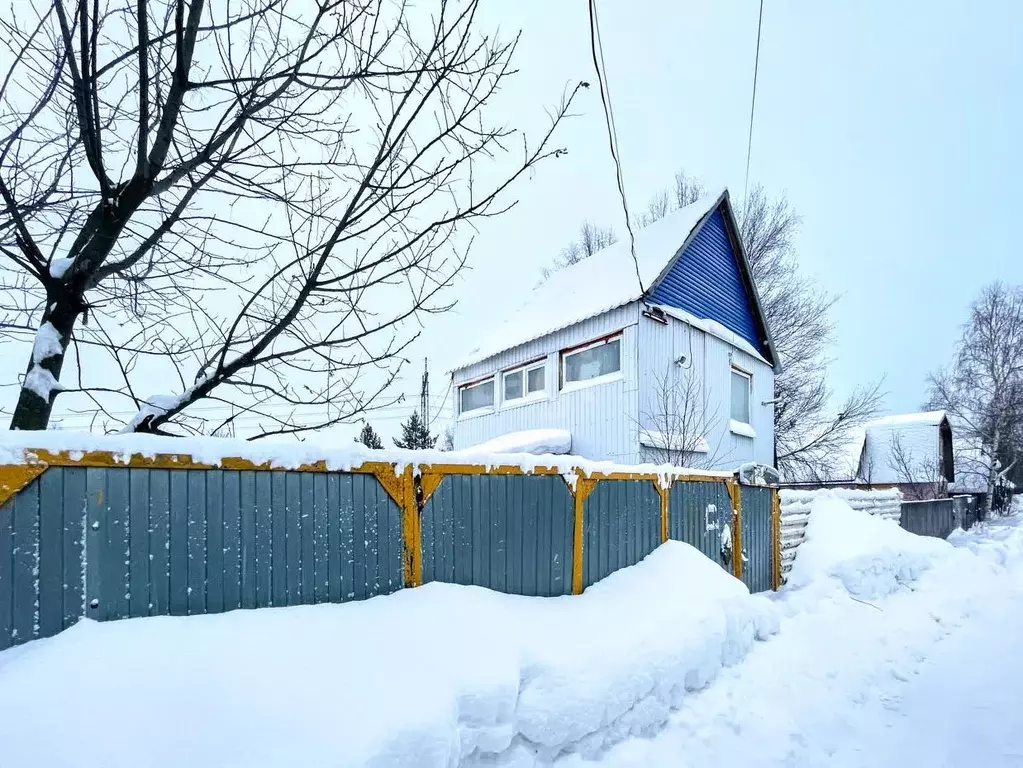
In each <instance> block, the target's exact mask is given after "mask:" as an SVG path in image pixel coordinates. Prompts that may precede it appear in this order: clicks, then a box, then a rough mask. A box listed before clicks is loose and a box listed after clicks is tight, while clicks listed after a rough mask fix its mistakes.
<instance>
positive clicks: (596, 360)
mask: <svg viewBox="0 0 1023 768" xmlns="http://www.w3.org/2000/svg"><path fill="white" fill-rule="evenodd" d="M621 370H622V337H621V335H618V336H613V337H611V338H607V339H601V340H600V341H597V342H594V343H593V344H587V345H586V346H584V347H579V348H576V349H573V350H571V351H565V352H562V353H561V380H562V382H563V385H568V384H573V383H575V382H580V381H590V380H593V379H600V378H603V377H605V376H610V375H612V374H615V373H618V372H619V371H621Z"/></svg>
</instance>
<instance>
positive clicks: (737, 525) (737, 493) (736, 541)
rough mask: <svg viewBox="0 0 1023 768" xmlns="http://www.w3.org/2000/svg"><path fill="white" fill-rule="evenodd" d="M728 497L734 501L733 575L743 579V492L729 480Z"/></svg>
mask: <svg viewBox="0 0 1023 768" xmlns="http://www.w3.org/2000/svg"><path fill="white" fill-rule="evenodd" d="M726 482H727V483H728V495H729V496H730V497H731V500H732V573H733V574H735V578H737V579H741V578H742V490H741V486H740V485H739V483H738V482H736V481H735V480H728V481H726Z"/></svg>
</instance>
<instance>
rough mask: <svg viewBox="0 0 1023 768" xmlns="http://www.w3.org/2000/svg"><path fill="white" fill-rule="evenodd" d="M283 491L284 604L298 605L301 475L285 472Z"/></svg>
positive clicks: (300, 560)
mask: <svg viewBox="0 0 1023 768" xmlns="http://www.w3.org/2000/svg"><path fill="white" fill-rule="evenodd" d="M284 493H285V510H286V511H285V521H286V523H287V525H286V528H285V531H286V532H285V541H286V546H287V548H288V554H287V557H286V560H287V586H286V589H287V603H286V605H299V604H301V602H302V475H300V474H299V473H297V472H285V473H284Z"/></svg>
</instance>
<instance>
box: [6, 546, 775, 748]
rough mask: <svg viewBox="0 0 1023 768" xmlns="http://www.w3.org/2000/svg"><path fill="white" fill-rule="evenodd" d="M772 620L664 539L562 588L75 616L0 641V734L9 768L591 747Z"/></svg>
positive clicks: (422, 592)
mask: <svg viewBox="0 0 1023 768" xmlns="http://www.w3.org/2000/svg"><path fill="white" fill-rule="evenodd" d="M777 627H778V616H777V612H776V611H775V609H774V607H773V606H772V605H771V603H770V601H768V600H767V599H766V598H764V597H761V596H751V595H750V594H749V593H748V591H747V590H746V588H745V587H744V586H743V585H742V584H741V583H739V582H738V581H736V580H735V579H733V578H732V577H730V576H728V575H727V574H726V573H725V572H724V571H723V570H722V569H721V568H720V567H719V566H717V565H716V564H714V563H712V562H711V561H710V560H708V559H707V558H706V557H704V556H703V555H702V554H700V553H699V552H697V551H696V550H695V549H693V548H691V547H689V546H687V545H685V544H682V543H679V542H669V543H667V544H665V545H663V546H661V547H660V548H658V549H657V550H656V551H655V552H653V553H652V554H651V555H650V556H648V557H647V558H646V559H645V560H643V561H642V562H641V563H639V564H637V565H635V566H633V567H631V568H626V569H623V570H621V571H618V572H616V573H615V574H613V575H612V576H610V577H608V578H607V579H605V580H604V581H602V582H600V583H598V584H595V585H594V586H592V587H591V588H590V589H588V590H587V591H586V592H585V593H584V594H583V595H580V596H576V597H565V598H546V599H545V598H526V597H514V596H509V595H502V594H499V593H496V592H490V591H488V590H484V589H480V588H477V587H463V586H456V585H450V584H437V583H435V584H429V585H427V586H424V587H421V588H418V589H411V590H403V591H401V592H398V593H396V594H394V595H389V596H386V597H379V598H374V599H371V600H367V601H365V602H361V603H349V604H345V605H320V606H303V607H295V608H277V609H261V610H256V611H234V612H231V613H227V614H220V615H211V616H197V617H190V618H183V617H158V618H149V619H130V620H126V621H118V622H111V623H106V624H97V623H94V622H90V621H86V622H82V623H81V624H79V625H77V626H76V627H74V628H73V629H71V630H69V631H67V632H65V633H63V634H61V635H58V636H56V637H54V638H50V639H48V640H40V641H36V642H34V643H31V644H28V645H25V646H22V647H20V648H17V649H14V650H11V651H5V652H3V653H0V744H2V745H3V747H2V753H3V761H4V762H5V764H10V765H47V766H79V767H81V768H92V767H95V768H99V766H103V767H104V768H117V767H118V766H133V767H134V766H137V765H140V764H145V765H147V766H156V767H157V768H159V767H161V766H166V767H167V768H170V767H171V766H174V767H175V768H177V766H181V765H210V766H213V765H216V766H245V767H246V768H258V766H280V765H318V764H324V765H327V764H329V765H416V766H452V765H457V764H460V763H461V764H466V765H471V764H481V763H488V764H493V763H494V762H495V761H496V762H500V763H502V764H509V762H510V761H514V760H515V759H516V758H518V757H528V758H529V759H530V760H531V759H532V757H534V756H539V757H541V758H552V757H553V756H555V755H556V754H558V753H561V752H565V751H572V752H576V753H579V754H583V755H591V754H594V753H596V752H598V751H599V750H601V749H603V748H604V747H605V746H606V745H608V744H609V743H612V742H614V741H616V740H619V739H622V738H624V737H626V736H629V735H639V734H649V733H651V732H653V731H654V730H656V729H658V728H660V727H661V726H662V725H663V724H664V723H665V722H666V721H667V719H668V716H669V712H670V711H671V710H672V709H673V708H677V707H678V706H679V705H680V704H681V702H682V701H683V700H684V699H685V698H686V696H687V694H688V692H690V691H694V690H698V689H700V688H703V687H704V686H706V685H707V684H708V683H709V682H710V681H711V680H712V679H714V678H715V676H716V675H717V674H718V673H719V671H720V670H721V669H722V668H723V667H724V666H727V665H730V664H733V663H735V662H737V661H738V660H739V659H741V658H743V657H744V656H745V655H746V653H747V652H748V651H749V649H750V648H751V646H752V645H753V644H754V642H755V640H756V639H758V638H764V637H766V636H767V635H769V634H772V633H774V632H776V631H777ZM154 723H155V724H156V725H155V726H154ZM111 724H116V733H117V737H116V738H101V737H100V735H102V734H103V733H106V732H108V731H109V728H110V726H111ZM154 727H155V728H156V730H155V731H154ZM55 734H57V735H58V736H59V738H55ZM168 734H170V735H171V736H172V737H168ZM528 764H532V762H529V763H528Z"/></svg>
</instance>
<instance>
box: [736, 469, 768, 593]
mask: <svg viewBox="0 0 1023 768" xmlns="http://www.w3.org/2000/svg"><path fill="white" fill-rule="evenodd" d="M741 493H742V495H741V498H742V553H743V556H744V557H745V558H746V560H745V562H744V563H743V565H742V580H743V581H744V582H745V583H746V586H747V587H749V591H750V592H766V591H768V590H769V589H771V552H772V549H773V547H772V544H773V542H772V540H771V489H770V488H767V487H765V486H762V485H744V486H742V491H741Z"/></svg>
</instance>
